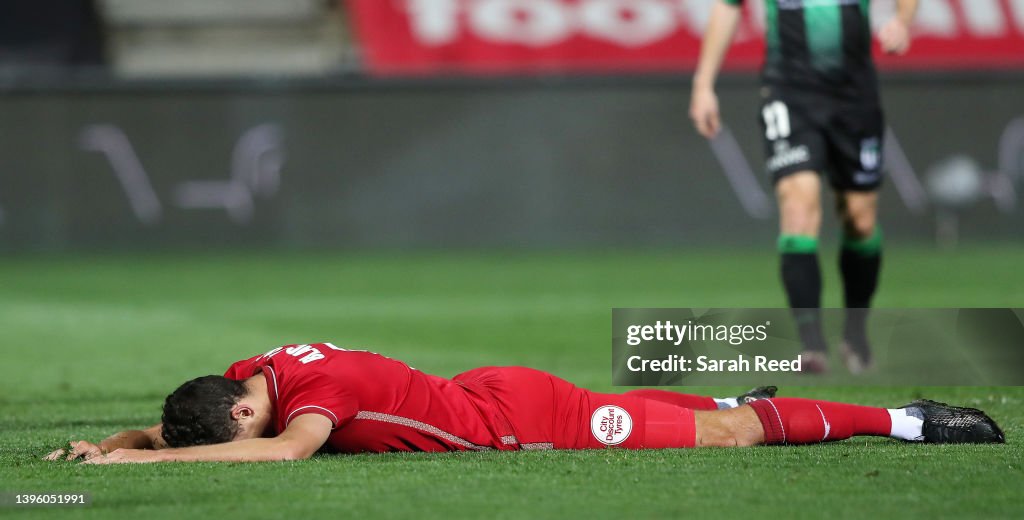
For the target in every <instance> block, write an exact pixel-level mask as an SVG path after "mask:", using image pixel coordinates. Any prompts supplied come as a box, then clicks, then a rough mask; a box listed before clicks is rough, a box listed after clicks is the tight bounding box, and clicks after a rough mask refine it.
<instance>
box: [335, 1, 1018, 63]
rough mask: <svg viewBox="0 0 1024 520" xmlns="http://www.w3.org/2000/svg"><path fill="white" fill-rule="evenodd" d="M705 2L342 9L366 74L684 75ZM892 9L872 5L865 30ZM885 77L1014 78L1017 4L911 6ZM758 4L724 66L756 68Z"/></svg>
mask: <svg viewBox="0 0 1024 520" xmlns="http://www.w3.org/2000/svg"><path fill="white" fill-rule="evenodd" d="M714 1H716V0H347V5H348V9H349V12H350V16H351V18H352V21H353V25H354V29H355V32H356V36H357V38H358V43H359V45H360V46H361V49H362V51H363V53H364V56H365V63H366V66H367V68H368V70H369V71H370V72H371V73H374V74H379V75H392V74H430V73H445V72H451V73H461V74H466V73H468V74H510V73H543V72H566V71H570V72H598V73H607V72H630V71H638V72H659V71H688V70H692V69H693V68H694V66H695V65H696V62H697V57H698V54H699V51H700V40H701V34H702V33H703V30H704V27H705V25H706V24H707V19H708V16H709V15H710V12H711V7H712V5H713V3H714ZM893 12H894V1H893V0H888V1H886V0H875V1H874V2H873V6H872V18H873V22H874V23H875V25H876V28H877V27H878V26H880V25H881V24H882V23H884V22H885V20H886V19H887V18H888V17H889V16H891V14H892V13H893ZM913 32H914V35H915V40H914V45H913V47H912V49H911V51H910V53H909V54H907V55H905V56H900V57H891V56H879V59H878V61H879V63H880V66H881V67H883V68H892V69H978V68H999V69H1011V68H1012V69H1024V0H923V1H922V2H921V7H920V9H919V12H918V16H917V19H916V20H915V25H914V28H913ZM763 34H764V5H763V3H762V1H760V0H748V1H747V2H746V7H745V8H744V14H743V20H742V22H741V26H740V29H739V32H738V34H737V37H736V41H735V43H734V44H733V46H732V48H731V50H730V53H729V57H728V59H727V61H726V65H725V67H726V68H728V69H740V70H750V69H755V68H757V67H758V65H759V64H760V62H761V60H762V55H763V52H764V41H763Z"/></svg>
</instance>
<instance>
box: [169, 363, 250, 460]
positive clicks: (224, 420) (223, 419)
mask: <svg viewBox="0 0 1024 520" xmlns="http://www.w3.org/2000/svg"><path fill="white" fill-rule="evenodd" d="M245 393H246V390H245V385H244V384H242V382H241V381H235V380H233V379H228V378H226V377H223V376H203V377H197V378H195V379H193V380H191V381H189V382H187V383H185V384H183V385H181V386H179V387H178V389H177V390H175V391H174V393H172V394H171V395H169V396H167V399H166V400H165V401H164V414H163V437H164V441H165V442H166V443H167V445H168V446H170V447H172V448H182V447H186V446H198V445H201V444H218V443H221V442H228V441H230V440H232V439H234V438H235V435H236V434H237V433H238V424H237V423H236V422H235V421H234V420H232V419H231V408H232V407H234V406H235V404H236V403H237V402H238V400H239V399H241V398H242V396H244V395H245Z"/></svg>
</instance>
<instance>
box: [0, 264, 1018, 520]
mask: <svg viewBox="0 0 1024 520" xmlns="http://www.w3.org/2000/svg"><path fill="white" fill-rule="evenodd" d="M775 265H776V259H775V257H774V255H772V253H771V251H769V250H749V251H747V250H734V251H712V250H699V251H687V250H674V251H645V252H622V251H618V252H616V251H579V252H567V253H540V252H538V253H523V252H452V251H447V252H437V253H424V252H421V253H399V252H392V253H376V254H372V255H369V254H340V253H316V252H304V253H255V252H254V253H246V254H243V253H224V254H213V253H204V254H187V253H178V254H173V255H171V254H165V255H156V254H153V255H99V256H84V257H77V256H76V257H35V256H28V257H11V258H6V259H0V338H2V344H3V348H2V361H3V368H4V377H3V378H0V410H2V413H0V446H2V451H0V492H29V491H86V492H90V493H91V494H92V496H93V504H92V505H91V506H88V507H79V508H64V509H55V508H49V509H43V508H36V509H15V508H10V507H7V508H0V515H3V516H5V517H10V518H22V517H47V518H64V517H67V518H79V517H89V518H144V519H147V520H153V519H162V518H202V517H209V516H212V515H221V517H223V518H234V517H240V516H245V517H247V518H289V517H291V518H304V517H306V518H313V516H312V515H316V517H318V518H388V517H398V516H401V517H417V518H445V517H454V518H458V517H487V518H644V517H672V518H680V517H688V518H717V517H728V518H789V517H827V518H830V519H838V518H891V517H895V518H930V519H931V518H941V517H957V518H970V517H984V518H1010V517H1016V518H1020V515H1021V512H1022V510H1024V499H1022V498H1021V496H1022V495H1021V484H1022V483H1024V472H1022V467H1024V457H1022V455H1024V453H1022V449H1021V444H1020V439H1021V436H1022V435H1024V410H1022V403H1024V388H1019V387H1016V388H952V387H942V388H905V387H901V388H859V387H843V388H810V387H808V388H782V390H781V395H786V396H807V397H814V398H823V399H834V400H841V401H849V402H859V403H862V404H868V405H880V406H885V405H888V406H893V405H900V404H903V403H905V402H907V401H909V400H910V399H913V398H915V397H918V396H920V395H926V396H928V397H932V398H935V399H938V400H946V401H951V402H955V403H964V404H969V405H973V406H978V407H981V408H984V409H986V410H988V411H989V412H990V413H991V414H992V415H993V416H995V417H996V419H997V420H998V421H999V422H1000V423H1001V424H1002V425H1003V426H1004V428H1005V430H1006V434H1007V438H1008V441H1009V444H1007V445H1005V446H922V445H908V444H902V443H898V442H894V441H889V440H886V439H865V438H858V439H852V440H849V441H844V442H838V443H833V444H829V445H819V446H803V447H757V448H748V449H705V450H660V451H646V452H626V451H622V450H601V451H590V452H530V453H483V454H481V453H465V454H442V455H436V454H434V455H431V454H389V455H365V456H317V457H315V458H313V459H312V460H309V461H301V462H294V463H265V464H164V465H144V466H113V467H91V466H80V465H77V464H74V463H68V462H61V463H48V462H43V461H40V460H39V457H40V456H42V455H43V454H44V453H46V452H47V451H49V450H51V449H54V448H56V447H60V446H62V445H64V444H66V443H67V441H69V440H72V439H77V438H86V439H91V440H98V439H100V438H102V437H104V436H106V435H107V434H109V433H111V432H113V431H116V430H119V429H124V428H129V427H140V426H147V425H150V424H152V423H154V422H156V421H157V420H158V418H159V410H160V405H161V403H162V399H163V397H164V396H165V395H166V394H167V393H168V392H169V391H170V390H172V389H173V388H174V387H175V386H176V385H177V384H179V383H181V382H182V381H184V380H185V379H188V378H191V377H194V376H198V375H202V374H207V373H221V372H222V371H223V369H224V368H225V367H226V366H227V365H228V364H229V363H230V362H232V361H235V360H237V359H240V358H243V357H247V356H250V355H253V354H255V353H258V352H263V351H266V350H269V349H270V348H272V347H274V346H277V345H279V344H284V343H297V342H310V341H317V340H322V341H333V342H335V343H336V344H338V345H341V346H348V347H353V348H368V349H370V350H374V351H377V352H381V353H384V354H387V355H390V356H392V357H397V358H399V359H402V360H404V361H407V362H408V363H410V364H412V365H413V366H416V367H418V368H420V369H423V370H425V371H427V372H431V373H435V374H439V375H444V376H451V375H454V374H456V373H458V372H459V371H462V370H464V369H468V368H472V367H476V366H480V365H489V364H509V365H510V364H521V365H528V366H533V367H536V368H540V369H545V370H549V371H551V372H554V373H556V374H558V375H561V376H563V377H565V378H567V379H569V380H571V381H573V382H576V383H577V384H580V385H583V386H587V387H590V388H593V389H596V390H603V391H610V390H613V388H612V387H611V386H610V373H609V372H610V369H609V359H610V319H611V313H610V308H612V307H629V306H636V307H690V306H694V307H752V306H780V305H782V304H783V299H782V295H781V290H780V288H779V286H778V283H777V274H776V268H775ZM823 265H824V266H826V302H827V304H828V305H831V306H836V305H838V304H839V298H840V292H839V285H838V282H837V279H836V275H835V273H834V269H833V268H831V266H834V265H835V263H834V258H833V257H832V254H826V255H824V258H823ZM1021 266H1024V248H1022V247H1019V246H971V247H965V248H962V249H960V250H958V251H956V252H949V253H943V252H939V251H936V250H933V249H930V248H892V249H891V250H889V251H887V256H886V268H885V272H884V275H883V276H884V278H883V281H882V289H881V293H880V294H879V297H878V299H877V303H878V304H879V305H880V306H888V307H905V306H906V307H909V306H915V307H929V306H934V307H943V306H945V307H971V306H977V307H999V306H1017V307H1019V306H1022V305H1024V271H1022V269H1021ZM697 390H700V391H706V392H709V393H712V394H718V395H735V394H736V393H737V390H739V389H737V388H713V389H708V388H704V389H697ZM301 515H306V516H301Z"/></svg>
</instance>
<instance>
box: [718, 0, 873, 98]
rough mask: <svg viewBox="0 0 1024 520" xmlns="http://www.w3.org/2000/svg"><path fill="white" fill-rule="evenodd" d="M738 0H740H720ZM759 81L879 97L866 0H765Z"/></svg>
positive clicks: (738, 1)
mask: <svg viewBox="0 0 1024 520" xmlns="http://www.w3.org/2000/svg"><path fill="white" fill-rule="evenodd" d="M723 1H724V2H726V3H729V4H732V5H740V4H742V3H743V1H744V0H723ZM764 4H765V15H766V20H765V22H766V23H765V36H766V38H767V48H768V50H767V55H766V56H765V62H764V69H763V71H762V78H763V81H764V82H765V83H766V84H768V85H772V86H778V87H780V88H795V89H802V90H808V89H809V90H814V91H817V92H820V93H822V94H829V95H833V96H838V97H844V98H853V99H861V100H874V99H877V98H878V80H877V75H876V73H875V66H874V62H873V60H872V59H871V24H870V21H869V0H764Z"/></svg>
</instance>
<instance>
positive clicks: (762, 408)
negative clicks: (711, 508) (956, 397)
mask: <svg viewBox="0 0 1024 520" xmlns="http://www.w3.org/2000/svg"><path fill="white" fill-rule="evenodd" d="M745 408H748V407H741V408H737V409H736V410H726V411H722V412H704V413H705V414H712V413H717V414H723V413H737V412H740V411H741V410H743V409H745ZM749 408H750V409H752V410H753V411H754V412H755V414H756V416H757V421H758V422H759V423H760V425H761V429H762V431H763V432H764V439H763V442H764V443H765V444H809V443H818V442H825V441H835V440H842V439H847V438H850V437H853V436H855V435H870V436H877V437H892V438H895V439H901V440H905V441H924V442H939V443H990V442H994V443H1003V442H1006V440H1005V437H1004V435H1003V432H1002V430H1000V429H999V426H998V425H996V423H995V421H993V420H992V419H991V418H989V417H988V416H987V415H985V413H984V412H982V411H981V410H977V409H974V408H959V407H955V406H949V405H946V404H943V403H936V402H934V401H928V400H918V401H914V402H913V403H910V404H908V405H906V406H903V407H900V408H875V407H871V406H859V405H853V404H844V403H834V402H830V401H817V400H813V399H797V398H775V399H765V400H762V401H756V402H753V403H751V404H750V405H749ZM697 420H698V428H697V438H698V439H702V434H703V433H704V432H703V430H702V429H701V426H700V421H702V420H705V421H706V419H703V418H702V417H701V416H700V413H699V412H698V415H697ZM711 420H712V421H713V420H714V418H712V419H711ZM746 421H748V422H749V419H746ZM743 426H749V425H748V424H747V423H743ZM709 431H712V432H720V431H721V428H719V429H717V430H716V429H709ZM744 431H745V430H743V429H740V430H738V432H739V433H738V435H741V434H742V433H743V432H744ZM740 439H741V440H742V439H747V437H740ZM712 440H713V441H720V440H721V439H720V438H719V437H712ZM726 441H728V439H726ZM705 442H707V441H705ZM726 445H728V444H726Z"/></svg>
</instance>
